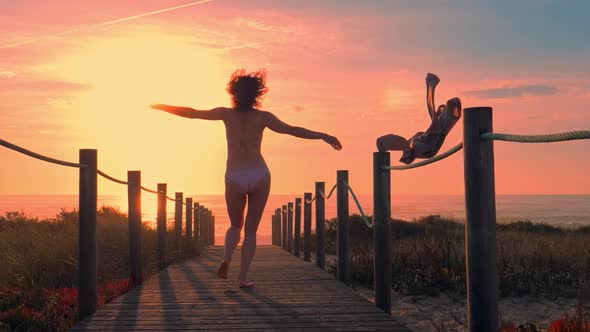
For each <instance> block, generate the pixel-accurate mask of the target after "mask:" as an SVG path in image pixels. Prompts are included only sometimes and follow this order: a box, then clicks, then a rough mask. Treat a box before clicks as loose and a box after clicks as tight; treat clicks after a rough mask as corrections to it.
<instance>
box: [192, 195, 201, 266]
mask: <svg viewBox="0 0 590 332" xmlns="http://www.w3.org/2000/svg"><path fill="white" fill-rule="evenodd" d="M193 206H194V210H193V226H194V227H193V228H194V229H193V233H194V234H193V242H194V246H195V254H197V255H199V254H200V253H201V243H200V241H199V225H200V222H199V217H200V214H199V210H200V206H199V203H194V205H193Z"/></svg>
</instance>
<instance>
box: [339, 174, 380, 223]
mask: <svg viewBox="0 0 590 332" xmlns="http://www.w3.org/2000/svg"><path fill="white" fill-rule="evenodd" d="M343 182H344V185H345V186H346V188H347V189H348V191H350V194H351V195H352V199H353V200H354V202H355V203H356V207H357V208H358V209H359V213H360V214H361V218H363V221H364V222H365V224H366V225H367V227H369V228H372V227H373V224H372V223H370V222H369V219H368V218H367V216H366V215H365V212H364V211H363V208H362V206H361V203H359V200H358V199H357V198H356V195H355V194H354V191H352V188H351V187H350V186H349V185H348V182H346V181H343Z"/></svg>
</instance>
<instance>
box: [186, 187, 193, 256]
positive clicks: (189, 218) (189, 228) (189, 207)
mask: <svg viewBox="0 0 590 332" xmlns="http://www.w3.org/2000/svg"><path fill="white" fill-rule="evenodd" d="M185 219H186V221H185V223H186V233H185V235H184V236H185V238H186V245H187V246H188V247H189V248H190V247H191V246H192V243H193V199H192V198H190V197H187V198H186V215H185Z"/></svg>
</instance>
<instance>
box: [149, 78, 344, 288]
mask: <svg viewBox="0 0 590 332" xmlns="http://www.w3.org/2000/svg"><path fill="white" fill-rule="evenodd" d="M267 91H268V89H267V87H266V73H265V72H264V71H258V72H254V73H250V74H247V73H246V71H245V70H243V69H241V70H237V71H235V72H234V73H233V74H232V76H231V79H230V81H229V83H228V85H227V92H228V93H229V94H230V95H231V99H232V105H233V107H232V108H227V107H216V108H213V109H211V110H196V109H193V108H190V107H180V106H170V105H163V104H156V105H151V107H152V108H154V109H159V110H162V111H166V112H169V113H172V114H175V115H178V116H182V117H185V118H190V119H203V120H221V121H223V123H224V124H225V132H226V138H227V164H226V172H225V202H226V204H227V212H228V215H229V219H230V221H231V226H230V227H229V229H228V230H227V233H226V234H225V252H224V259H223V261H222V262H221V264H220V266H219V268H218V270H217V275H218V276H219V277H220V278H223V279H227V274H228V269H229V265H230V263H231V259H232V254H233V252H234V250H235V248H236V246H237V244H238V242H239V241H240V233H241V230H242V227H243V226H244V209H245V207H246V203H247V204H248V213H247V214H246V220H245V227H244V228H245V229H244V243H243V245H242V261H241V266H240V274H239V282H240V288H248V287H252V286H254V284H253V283H251V282H250V281H248V270H249V268H250V264H251V263H252V259H253V257H254V253H255V251H256V231H257V229H258V224H259V223H260V219H261V217H262V213H263V211H264V207H265V205H266V201H267V199H268V194H269V192H270V172H269V170H268V167H267V166H266V162H265V161H264V158H263V157H262V154H261V152H260V145H261V142H262V134H263V132H264V129H265V128H269V129H270V130H272V131H274V132H277V133H281V134H289V135H292V136H295V137H300V138H306V139H321V140H323V141H324V142H326V143H328V144H330V145H331V146H332V147H333V148H334V149H336V150H340V149H342V145H341V144H340V142H339V141H338V139H337V138H336V137H334V136H330V135H328V134H325V133H320V132H315V131H311V130H308V129H305V128H301V127H294V126H290V125H288V124H286V123H284V122H282V121H281V120H279V119H278V118H277V117H276V116H275V115H273V114H272V113H270V112H267V111H262V110H259V109H257V107H260V101H261V99H262V97H263V96H264V94H265V93H266V92H267Z"/></svg>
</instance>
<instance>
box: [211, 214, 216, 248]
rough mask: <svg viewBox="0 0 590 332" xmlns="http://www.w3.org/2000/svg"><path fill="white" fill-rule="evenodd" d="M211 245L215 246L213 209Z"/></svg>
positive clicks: (213, 216)
mask: <svg viewBox="0 0 590 332" xmlns="http://www.w3.org/2000/svg"><path fill="white" fill-rule="evenodd" d="M211 245H212V246H215V215H214V214H213V211H211Z"/></svg>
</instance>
